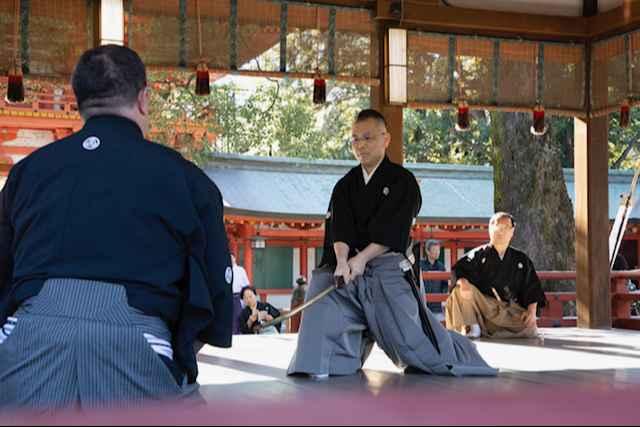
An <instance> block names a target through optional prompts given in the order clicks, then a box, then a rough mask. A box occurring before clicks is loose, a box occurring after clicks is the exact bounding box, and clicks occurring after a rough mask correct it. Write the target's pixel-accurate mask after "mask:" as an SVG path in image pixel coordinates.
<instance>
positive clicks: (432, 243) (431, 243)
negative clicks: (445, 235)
mask: <svg viewBox="0 0 640 427" xmlns="http://www.w3.org/2000/svg"><path fill="white" fill-rule="evenodd" d="M436 245H437V246H441V244H440V241H439V240H434V239H429V240H427V243H426V244H425V246H424V248H425V250H427V251H428V250H429V249H431V247H432V246H436Z"/></svg>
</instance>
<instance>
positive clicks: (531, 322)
mask: <svg viewBox="0 0 640 427" xmlns="http://www.w3.org/2000/svg"><path fill="white" fill-rule="evenodd" d="M522 321H523V322H524V324H525V325H526V326H527V328H535V327H536V326H537V323H536V314H535V313H531V312H529V311H525V312H524V313H522Z"/></svg>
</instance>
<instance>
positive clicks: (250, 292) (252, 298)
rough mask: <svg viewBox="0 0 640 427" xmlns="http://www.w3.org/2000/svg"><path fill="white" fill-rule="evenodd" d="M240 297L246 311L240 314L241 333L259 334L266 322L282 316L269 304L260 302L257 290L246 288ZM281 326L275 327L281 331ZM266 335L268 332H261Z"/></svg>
mask: <svg viewBox="0 0 640 427" xmlns="http://www.w3.org/2000/svg"><path fill="white" fill-rule="evenodd" d="M240 296H241V298H242V301H243V302H244V309H243V310H242V313H240V331H241V332H242V333H243V334H255V333H258V327H259V326H260V325H261V324H262V323H264V322H270V321H271V320H273V319H275V318H277V317H279V316H280V311H279V310H278V309H277V308H275V307H274V306H272V305H271V304H269V303H268V302H261V301H258V296H257V294H256V291H255V289H253V288H252V287H250V286H245V287H244V288H242V290H241V291H240ZM280 326H281V324H277V325H275V330H276V331H277V332H279V331H280ZM261 332H263V333H266V332H267V330H264V331H261Z"/></svg>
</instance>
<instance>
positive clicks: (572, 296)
mask: <svg viewBox="0 0 640 427" xmlns="http://www.w3.org/2000/svg"><path fill="white" fill-rule="evenodd" d="M538 277H540V280H542V281H543V287H544V282H545V281H549V280H571V281H575V280H576V272H575V271H539V272H538ZM422 278H423V280H449V279H450V278H451V273H450V272H447V271H443V272H433V271H430V272H424V273H422ZM610 278H611V317H612V326H613V327H616V328H623V329H638V330H640V318H632V317H631V304H633V302H634V301H640V292H630V291H629V288H628V286H627V283H628V281H629V279H640V270H629V271H614V272H611V274H610ZM545 294H546V296H547V301H548V302H549V304H548V305H547V307H545V308H544V309H542V311H541V313H540V319H539V321H538V324H539V325H540V326H543V327H550V326H576V318H575V317H567V316H564V305H565V304H566V303H569V302H575V301H576V293H575V292H545ZM447 297H448V295H447V294H428V295H427V300H428V301H430V302H441V301H446V300H447Z"/></svg>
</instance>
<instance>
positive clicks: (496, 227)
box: [489, 217, 515, 245]
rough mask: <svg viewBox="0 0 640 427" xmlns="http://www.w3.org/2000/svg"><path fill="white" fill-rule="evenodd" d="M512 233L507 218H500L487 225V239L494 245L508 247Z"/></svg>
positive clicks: (512, 230) (509, 221) (512, 229)
mask: <svg viewBox="0 0 640 427" xmlns="http://www.w3.org/2000/svg"><path fill="white" fill-rule="evenodd" d="M514 231H515V229H514V228H513V226H512V224H511V219H509V218H508V217H502V218H500V219H499V220H498V221H496V222H492V223H490V224H489V237H490V238H491V243H492V244H494V245H508V244H509V243H511V239H513V233H514Z"/></svg>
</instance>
